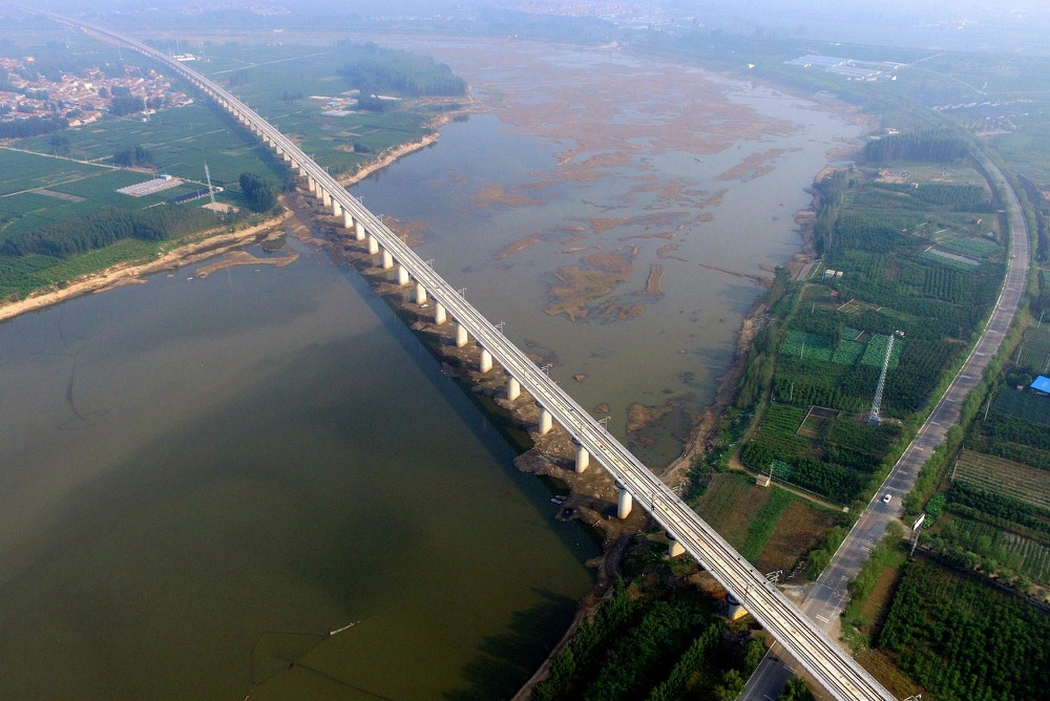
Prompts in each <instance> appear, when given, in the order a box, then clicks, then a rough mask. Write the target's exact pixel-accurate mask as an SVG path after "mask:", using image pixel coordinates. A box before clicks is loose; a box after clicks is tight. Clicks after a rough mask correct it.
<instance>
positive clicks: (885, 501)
mask: <svg viewBox="0 0 1050 701" xmlns="http://www.w3.org/2000/svg"><path fill="white" fill-rule="evenodd" d="M892 498H893V495H892V494H884V495H883V496H882V503H883V504H889V503H890V499H892Z"/></svg>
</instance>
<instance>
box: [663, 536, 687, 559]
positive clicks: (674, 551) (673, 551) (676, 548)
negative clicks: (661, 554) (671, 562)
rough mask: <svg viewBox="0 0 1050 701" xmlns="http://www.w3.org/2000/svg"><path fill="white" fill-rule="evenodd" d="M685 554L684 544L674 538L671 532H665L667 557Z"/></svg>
mask: <svg viewBox="0 0 1050 701" xmlns="http://www.w3.org/2000/svg"><path fill="white" fill-rule="evenodd" d="M684 554H685V546H684V545H682V544H681V543H679V542H678V541H677V540H675V537H674V536H673V535H671V532H670V531H668V532H667V557H670V558H675V557H678V556H679V555H684Z"/></svg>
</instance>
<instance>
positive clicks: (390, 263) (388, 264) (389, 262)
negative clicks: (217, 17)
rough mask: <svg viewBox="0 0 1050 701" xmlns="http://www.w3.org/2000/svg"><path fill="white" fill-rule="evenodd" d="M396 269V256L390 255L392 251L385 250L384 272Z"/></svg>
mask: <svg viewBox="0 0 1050 701" xmlns="http://www.w3.org/2000/svg"><path fill="white" fill-rule="evenodd" d="M393 267H394V256H392V255H390V251H388V250H386V249H385V248H384V249H383V270H390V269H391V268H393Z"/></svg>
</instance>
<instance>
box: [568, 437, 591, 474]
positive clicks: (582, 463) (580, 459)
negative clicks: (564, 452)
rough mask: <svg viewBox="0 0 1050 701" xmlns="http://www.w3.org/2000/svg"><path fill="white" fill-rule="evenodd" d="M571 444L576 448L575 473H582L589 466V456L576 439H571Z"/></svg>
mask: <svg viewBox="0 0 1050 701" xmlns="http://www.w3.org/2000/svg"><path fill="white" fill-rule="evenodd" d="M572 444H573V445H574V446H576V472H583V471H584V470H586V469H587V466H588V465H590V464H591V454H590V453H588V452H587V449H586V448H584V447H583V446H582V445H580V441H579V440H578V439H577V438H573V439H572Z"/></svg>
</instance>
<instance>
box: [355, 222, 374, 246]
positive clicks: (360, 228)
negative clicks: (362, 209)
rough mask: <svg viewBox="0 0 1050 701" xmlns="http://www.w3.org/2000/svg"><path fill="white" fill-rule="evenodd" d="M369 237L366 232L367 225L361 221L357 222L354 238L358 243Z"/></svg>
mask: <svg viewBox="0 0 1050 701" xmlns="http://www.w3.org/2000/svg"><path fill="white" fill-rule="evenodd" d="M367 236H368V234H367V232H365V225H364V224H362V223H361V222H359V221H355V222H354V238H355V239H357V240H358V241H364V240H365V238H366V237H367ZM373 253H374V251H373Z"/></svg>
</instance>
